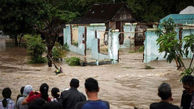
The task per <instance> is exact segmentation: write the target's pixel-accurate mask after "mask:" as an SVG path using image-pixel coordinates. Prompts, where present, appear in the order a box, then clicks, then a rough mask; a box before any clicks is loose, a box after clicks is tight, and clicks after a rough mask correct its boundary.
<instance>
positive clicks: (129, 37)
mask: <svg viewBox="0 0 194 109" xmlns="http://www.w3.org/2000/svg"><path fill="white" fill-rule="evenodd" d="M136 25H137V23H125V25H124V26H123V29H124V43H123V45H121V48H130V47H133V46H134V45H135V44H134V37H135V28H136Z"/></svg>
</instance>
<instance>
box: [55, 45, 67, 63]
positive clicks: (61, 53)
mask: <svg viewBox="0 0 194 109" xmlns="http://www.w3.org/2000/svg"><path fill="white" fill-rule="evenodd" d="M52 56H53V60H54V61H60V60H62V58H63V57H64V56H65V51H64V50H63V47H62V46H61V44H59V43H58V42H56V43H55V46H54V47H53V49H52Z"/></svg>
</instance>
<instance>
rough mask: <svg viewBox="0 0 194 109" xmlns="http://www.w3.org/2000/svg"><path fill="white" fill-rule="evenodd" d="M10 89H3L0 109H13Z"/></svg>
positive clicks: (13, 103) (13, 104)
mask: <svg viewBox="0 0 194 109" xmlns="http://www.w3.org/2000/svg"><path fill="white" fill-rule="evenodd" d="M11 93H12V92H11V89H10V88H4V89H3V92H2V95H3V98H4V99H3V100H0V109H15V102H14V101H13V100H12V99H11Z"/></svg>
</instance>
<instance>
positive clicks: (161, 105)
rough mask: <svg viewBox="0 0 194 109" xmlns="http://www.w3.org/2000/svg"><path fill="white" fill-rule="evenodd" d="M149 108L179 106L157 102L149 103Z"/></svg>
mask: <svg viewBox="0 0 194 109" xmlns="http://www.w3.org/2000/svg"><path fill="white" fill-rule="evenodd" d="M150 109H179V107H178V106H176V105H173V104H170V103H167V102H159V103H152V104H151V105H150Z"/></svg>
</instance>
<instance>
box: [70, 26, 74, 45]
mask: <svg viewBox="0 0 194 109" xmlns="http://www.w3.org/2000/svg"><path fill="white" fill-rule="evenodd" d="M70 32H71V45H72V44H73V32H72V25H71V24H70Z"/></svg>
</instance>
